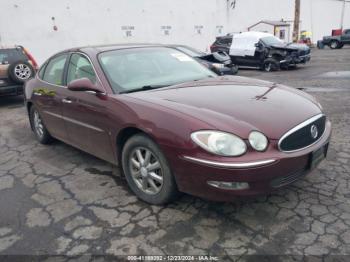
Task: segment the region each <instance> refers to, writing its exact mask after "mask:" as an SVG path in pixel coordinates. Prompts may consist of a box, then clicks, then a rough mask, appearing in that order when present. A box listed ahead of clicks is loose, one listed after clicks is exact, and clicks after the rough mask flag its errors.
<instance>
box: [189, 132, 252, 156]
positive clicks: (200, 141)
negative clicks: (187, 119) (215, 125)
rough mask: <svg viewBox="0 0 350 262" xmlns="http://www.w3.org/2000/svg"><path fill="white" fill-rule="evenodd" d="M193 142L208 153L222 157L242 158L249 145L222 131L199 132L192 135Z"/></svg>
mask: <svg viewBox="0 0 350 262" xmlns="http://www.w3.org/2000/svg"><path fill="white" fill-rule="evenodd" d="M191 138H192V140H193V142H195V143H196V144H197V145H199V146H200V147H202V148H203V149H205V150H206V151H208V152H211V153H213V154H216V155H221V156H240V155H243V154H244V153H245V152H246V151H247V145H246V144H245V143H244V141H243V140H242V139H241V138H239V137H238V136H236V135H233V134H229V133H224V132H220V131H198V132H194V133H192V134H191Z"/></svg>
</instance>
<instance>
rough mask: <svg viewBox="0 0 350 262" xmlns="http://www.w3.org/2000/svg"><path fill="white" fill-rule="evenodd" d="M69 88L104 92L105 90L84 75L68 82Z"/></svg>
mask: <svg viewBox="0 0 350 262" xmlns="http://www.w3.org/2000/svg"><path fill="white" fill-rule="evenodd" d="M67 87H68V89H69V90H71V91H93V92H95V93H104V92H105V91H104V90H102V89H101V88H99V87H97V86H96V85H95V84H94V83H92V82H91V80H90V79H88V78H86V77H84V78H79V79H76V80H73V81H72V82H70V83H69V84H68V86H67Z"/></svg>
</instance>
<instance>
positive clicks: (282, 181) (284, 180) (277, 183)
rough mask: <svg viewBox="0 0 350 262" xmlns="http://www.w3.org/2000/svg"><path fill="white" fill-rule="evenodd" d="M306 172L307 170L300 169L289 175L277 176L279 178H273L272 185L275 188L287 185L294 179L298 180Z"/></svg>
mask: <svg viewBox="0 0 350 262" xmlns="http://www.w3.org/2000/svg"><path fill="white" fill-rule="evenodd" d="M305 174H306V171H305V170H300V171H297V172H294V173H292V174H289V175H288V176H284V177H277V178H275V179H273V180H271V182H270V186H271V187H273V188H278V187H282V186H286V185H288V184H291V183H293V182H294V181H296V180H298V179H299V178H301V177H303V176H304V175H305Z"/></svg>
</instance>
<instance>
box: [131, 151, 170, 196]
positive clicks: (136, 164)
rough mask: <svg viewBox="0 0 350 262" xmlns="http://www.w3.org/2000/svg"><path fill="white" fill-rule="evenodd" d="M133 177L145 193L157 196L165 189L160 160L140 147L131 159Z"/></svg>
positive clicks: (133, 152) (132, 154)
mask: <svg viewBox="0 0 350 262" xmlns="http://www.w3.org/2000/svg"><path fill="white" fill-rule="evenodd" d="M129 168H130V172H131V176H132V179H133V181H134V182H135V184H136V185H137V187H138V188H139V189H140V190H141V191H142V192H144V193H146V194H149V195H155V194H157V193H159V192H160V190H161V189H162V187H163V171H162V167H161V165H160V162H159V159H158V158H157V156H156V155H155V154H153V153H152V152H151V151H150V150H149V149H147V148H144V147H138V148H136V149H134V150H133V151H132V152H131V154H130V158H129Z"/></svg>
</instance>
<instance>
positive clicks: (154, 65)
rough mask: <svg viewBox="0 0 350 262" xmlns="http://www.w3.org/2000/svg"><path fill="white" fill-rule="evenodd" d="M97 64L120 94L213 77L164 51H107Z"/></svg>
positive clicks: (184, 58) (195, 64) (180, 56)
mask: <svg viewBox="0 0 350 262" xmlns="http://www.w3.org/2000/svg"><path fill="white" fill-rule="evenodd" d="M99 60H100V62H101V66H102V68H103V70H104V72H105V74H106V76H107V78H108V80H109V82H110V83H111V86H112V88H113V89H114V90H116V91H122V92H125V91H130V90H133V89H139V88H142V87H144V86H154V85H157V86H158V85H160V86H164V85H173V84H178V83H183V82H186V81H193V80H199V79H204V78H208V77H214V76H216V75H215V74H214V73H213V72H212V71H210V70H209V69H207V68H205V67H204V66H202V65H201V64H199V63H198V62H196V61H195V60H194V59H193V58H191V57H190V56H188V55H186V54H184V53H182V52H180V51H177V50H175V49H172V48H165V47H159V48H134V49H125V50H114V51H108V52H104V53H101V54H100V55H99Z"/></svg>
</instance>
